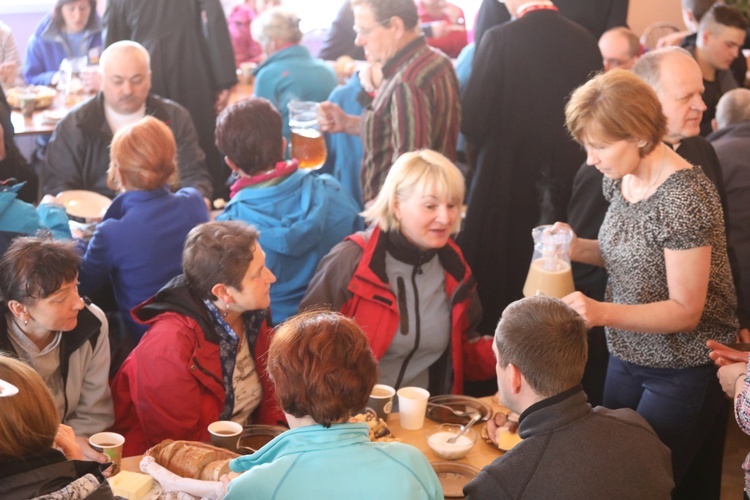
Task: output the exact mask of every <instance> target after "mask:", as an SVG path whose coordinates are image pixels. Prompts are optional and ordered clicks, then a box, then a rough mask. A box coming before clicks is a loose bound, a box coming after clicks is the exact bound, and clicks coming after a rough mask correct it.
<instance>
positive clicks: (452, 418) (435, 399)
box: [427, 395, 492, 425]
mask: <svg viewBox="0 0 750 500" xmlns="http://www.w3.org/2000/svg"><path fill="white" fill-rule="evenodd" d="M475 412H478V413H479V414H480V415H481V418H480V419H479V422H480V423H481V422H486V421H487V420H488V419H489V418H490V417H491V416H492V407H491V406H490V405H488V404H487V403H485V402H483V401H480V400H478V399H477V398H472V397H470V396H454V395H444V396H432V397H431V398H430V399H428V400H427V418H429V419H430V420H432V421H434V422H437V423H439V424H461V425H466V424H467V423H469V420H471V417H472V415H473V414H474V413H475Z"/></svg>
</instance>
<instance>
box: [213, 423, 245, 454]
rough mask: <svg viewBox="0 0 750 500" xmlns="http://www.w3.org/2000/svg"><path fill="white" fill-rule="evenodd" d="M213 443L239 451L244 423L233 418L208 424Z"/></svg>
mask: <svg viewBox="0 0 750 500" xmlns="http://www.w3.org/2000/svg"><path fill="white" fill-rule="evenodd" d="M208 433H209V434H210V435H211V444H212V445H214V446H218V447H219V448H225V449H227V450H229V451H233V452H235V453H236V452H237V442H238V441H239V440H240V434H241V433H242V425H240V424H238V423H237V422H232V421H231V420H219V421H217V422H214V423H212V424H210V425H209V426H208Z"/></svg>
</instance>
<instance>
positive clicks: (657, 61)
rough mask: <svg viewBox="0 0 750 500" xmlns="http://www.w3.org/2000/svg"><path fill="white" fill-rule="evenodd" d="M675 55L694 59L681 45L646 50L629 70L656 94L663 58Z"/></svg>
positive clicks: (659, 87)
mask: <svg viewBox="0 0 750 500" xmlns="http://www.w3.org/2000/svg"><path fill="white" fill-rule="evenodd" d="M675 57H687V58H688V59H690V60H691V61H694V59H693V56H691V55H690V52H688V51H687V50H685V49H683V48H681V47H665V48H663V49H659V50H651V51H649V52H646V53H645V54H644V55H642V56H641V58H640V59H638V61H637V62H636V63H635V65H634V66H633V68H632V69H631V71H632V72H633V73H635V74H636V75H638V76H639V77H640V78H641V80H643V81H644V82H646V83H648V84H649V86H650V87H651V88H652V89H654V91H656V93H657V95H661V92H662V87H661V69H662V66H663V65H664V61H665V60H667V59H670V58H675Z"/></svg>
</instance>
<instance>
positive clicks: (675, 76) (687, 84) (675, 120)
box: [657, 56, 706, 142]
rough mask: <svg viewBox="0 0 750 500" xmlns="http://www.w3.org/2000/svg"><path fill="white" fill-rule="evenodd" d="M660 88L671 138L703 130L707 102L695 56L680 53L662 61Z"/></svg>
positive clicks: (659, 92) (676, 140)
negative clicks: (701, 126)
mask: <svg viewBox="0 0 750 500" xmlns="http://www.w3.org/2000/svg"><path fill="white" fill-rule="evenodd" d="M660 73H661V78H660V82H659V83H660V87H661V88H660V89H657V95H658V96H659V101H661V107H662V111H664V115H665V116H666V117H667V138H668V139H669V140H671V141H672V142H678V141H680V140H682V139H684V138H686V137H694V136H696V135H698V134H699V133H700V123H701V118H702V117H703V112H704V111H705V110H706V104H705V103H704V102H703V98H702V97H701V94H703V91H704V90H705V89H704V88H703V75H702V73H701V69H700V67H699V66H698V63H697V62H695V60H693V59H692V58H691V57H687V56H676V57H671V58H667V59H666V60H664V61H663V62H662V67H661V71H660Z"/></svg>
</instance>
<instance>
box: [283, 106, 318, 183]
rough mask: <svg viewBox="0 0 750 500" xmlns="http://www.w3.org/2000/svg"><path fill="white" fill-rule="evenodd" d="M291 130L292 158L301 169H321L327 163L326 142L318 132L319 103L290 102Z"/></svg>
mask: <svg viewBox="0 0 750 500" xmlns="http://www.w3.org/2000/svg"><path fill="white" fill-rule="evenodd" d="M288 108H289V128H290V129H291V142H292V153H291V154H292V158H296V159H297V161H299V166H300V168H312V169H315V168H320V167H322V166H323V164H324V163H325V161H326V142H325V139H324V138H323V134H322V133H320V131H319V130H318V103H317V102H309V101H290V102H289V104H288Z"/></svg>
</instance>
